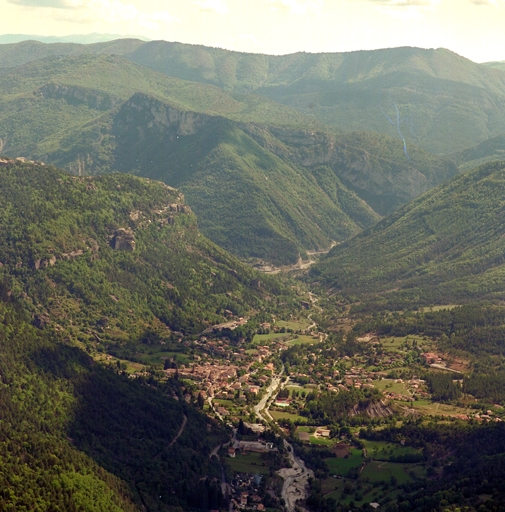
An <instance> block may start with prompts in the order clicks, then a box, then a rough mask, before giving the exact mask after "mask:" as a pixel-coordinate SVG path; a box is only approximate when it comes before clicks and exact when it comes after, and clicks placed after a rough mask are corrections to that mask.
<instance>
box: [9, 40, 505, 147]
mask: <svg viewBox="0 0 505 512" xmlns="http://www.w3.org/2000/svg"><path fill="white" fill-rule="evenodd" d="M18 44H19V46H18V45H4V46H0V68H1V67H11V66H16V65H20V64H22V63H25V62H27V61H29V60H33V59H35V58H42V56H44V55H50V54H54V53H55V52H56V45H42V44H41V43H34V42H23V43H18ZM23 45H24V46H23ZM29 45H32V46H33V48H29V47H28V46H29ZM34 45H35V46H34ZM58 51H59V52H60V54H61V55H67V54H72V53H87V52H88V53H111V54H112V53H118V54H121V55H124V56H125V57H126V58H128V59H130V60H132V61H134V62H136V63H139V64H142V65H143V66H146V67H148V68H151V69H155V70H157V71H159V72H162V73H164V74H166V75H169V76H172V77H177V78H181V79H183V80H191V81H195V82H200V83H203V84H209V85H215V86H218V87H221V88H223V89H225V90H227V91H230V92H234V93H248V94H251V93H253V94H255V95H260V96H263V97H267V98H270V99H273V100H275V101H277V102H279V103H282V104H285V105H289V106H291V107H293V108H295V109H297V110H298V111H300V112H302V113H304V114H308V116H309V117H311V118H313V119H317V120H319V121H320V122H322V123H325V124H329V125H332V126H334V127H337V128H338V129H341V130H346V131H356V130H367V131H374V132H378V133H381V134H384V135H389V136H391V137H394V138H396V139H398V140H400V141H402V140H403V138H404V139H405V140H406V141H407V142H408V143H413V144H416V145H418V146H420V147H422V148H424V149H426V150H428V151H430V152H433V153H437V154H450V153H453V152H454V151H457V150H462V149H464V148H466V147H469V146H471V145H473V144H475V143H476V142H482V141H484V140H486V139H487V138H489V137H492V136H495V135H498V134H500V133H502V132H503V131H505V121H504V119H505V116H504V112H505V110H504V109H505V102H504V94H505V73H504V72H503V70H501V69H498V68H496V67H495V68H493V67H491V66H488V65H485V64H476V63H474V62H471V61H470V60H468V59H465V58H463V57H461V56H459V55H457V54H455V53H453V52H450V51H448V50H445V49H443V48H439V49H436V50H434V49H429V50H427V49H421V48H409V47H405V48H391V49H384V50H372V51H357V52H349V53H321V54H308V53H296V54H291V55H282V56H272V55H260V54H247V53H239V52H232V51H228V50H222V49H218V48H208V47H204V46H198V45H187V44H182V43H172V42H167V41H149V42H139V41H134V40H119V41H116V42H108V43H99V44H96V45H81V46H79V45H64V44H61V46H59V49H58Z"/></svg>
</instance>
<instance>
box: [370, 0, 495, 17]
mask: <svg viewBox="0 0 505 512" xmlns="http://www.w3.org/2000/svg"><path fill="white" fill-rule="evenodd" d="M476 1H481V0H476ZM491 1H494V0H491ZM368 2H371V3H373V4H375V5H376V6H377V8H378V9H379V10H380V11H382V12H385V13H386V14H389V15H390V16H392V17H394V18H403V19H405V18H406V19H418V18H421V17H423V13H424V12H426V11H428V10H432V9H434V8H435V6H436V5H438V4H439V3H440V2H441V0H368Z"/></svg>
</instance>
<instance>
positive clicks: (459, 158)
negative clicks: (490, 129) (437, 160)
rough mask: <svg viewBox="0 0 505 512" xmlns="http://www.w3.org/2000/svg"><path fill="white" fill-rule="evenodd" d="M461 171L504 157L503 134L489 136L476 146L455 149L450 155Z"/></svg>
mask: <svg viewBox="0 0 505 512" xmlns="http://www.w3.org/2000/svg"><path fill="white" fill-rule="evenodd" d="M450 158H451V159H452V160H454V162H456V163H457V164H458V166H459V168H460V169H461V170H462V171H467V170H469V169H473V168H474V167H477V166H478V165H481V164H485V163H486V162H491V161H493V160H504V159H505V134H501V135H497V136H496V137H491V138H490V139H488V140H485V141H484V142H481V143H480V144H477V145H476V146H473V147H471V148H468V149H464V150H462V151H457V152H456V153H453V154H452V155H450Z"/></svg>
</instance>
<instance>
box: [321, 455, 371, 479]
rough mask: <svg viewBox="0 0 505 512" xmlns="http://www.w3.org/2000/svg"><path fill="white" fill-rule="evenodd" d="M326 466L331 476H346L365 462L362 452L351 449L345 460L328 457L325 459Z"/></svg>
mask: <svg viewBox="0 0 505 512" xmlns="http://www.w3.org/2000/svg"><path fill="white" fill-rule="evenodd" d="M325 462H326V465H327V466H328V467H329V468H330V474H331V475H337V476H347V475H348V474H349V470H350V469H351V468H357V467H359V466H361V464H363V462H365V458H364V457H363V452H362V450H359V449H357V448H351V453H350V455H349V457H348V458H347V459H340V458H338V457H330V458H328V459H325Z"/></svg>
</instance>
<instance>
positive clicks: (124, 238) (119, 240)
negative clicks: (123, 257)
mask: <svg viewBox="0 0 505 512" xmlns="http://www.w3.org/2000/svg"><path fill="white" fill-rule="evenodd" d="M110 245H111V247H112V248H113V249H115V250H118V251H134V250H135V247H136V245H137V244H136V242H135V238H134V236H133V231H132V230H131V229H124V228H119V229H117V230H116V231H115V232H114V235H113V236H112V239H111V242H110Z"/></svg>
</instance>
